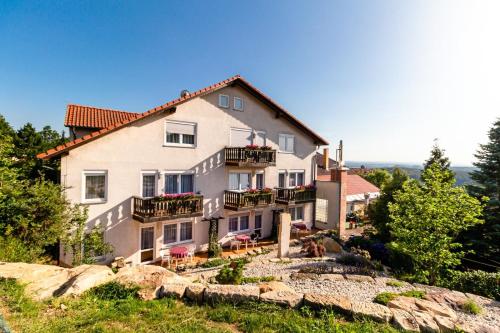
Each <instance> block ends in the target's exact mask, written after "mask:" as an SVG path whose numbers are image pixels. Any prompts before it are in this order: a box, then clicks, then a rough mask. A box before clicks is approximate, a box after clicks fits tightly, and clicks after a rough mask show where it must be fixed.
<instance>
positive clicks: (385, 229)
mask: <svg viewBox="0 0 500 333" xmlns="http://www.w3.org/2000/svg"><path fill="white" fill-rule="evenodd" d="M408 179H409V177H408V175H407V174H406V173H405V172H404V171H402V170H401V169H398V168H395V169H394V171H393V172H392V177H391V179H390V180H389V182H388V183H386V184H385V185H384V186H382V189H381V193H380V197H379V198H378V199H377V200H375V201H373V202H372V203H371V204H370V205H369V206H368V217H369V219H370V221H371V223H372V225H373V226H374V227H375V229H377V238H379V239H380V240H381V241H383V242H387V241H389V240H390V238H391V235H390V223H391V217H390V215H389V203H392V202H393V201H394V194H395V193H396V192H397V191H399V190H401V189H402V188H403V184H404V183H405V182H406V181H407V180H408Z"/></svg>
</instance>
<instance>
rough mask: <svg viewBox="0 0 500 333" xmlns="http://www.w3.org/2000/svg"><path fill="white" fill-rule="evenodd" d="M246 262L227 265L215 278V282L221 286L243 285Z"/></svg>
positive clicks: (239, 261)
mask: <svg viewBox="0 0 500 333" xmlns="http://www.w3.org/2000/svg"><path fill="white" fill-rule="evenodd" d="M245 263H246V262H245V261H244V260H234V261H231V263H230V264H229V265H225V266H224V267H222V268H221V269H220V271H219V273H218V274H217V275H216V276H215V280H216V281H217V282H218V283H220V284H241V282H242V279H243V266H244V265H245Z"/></svg>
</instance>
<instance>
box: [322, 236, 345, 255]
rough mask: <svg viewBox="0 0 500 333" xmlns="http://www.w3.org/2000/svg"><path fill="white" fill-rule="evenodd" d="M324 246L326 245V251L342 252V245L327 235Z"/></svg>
mask: <svg viewBox="0 0 500 333" xmlns="http://www.w3.org/2000/svg"><path fill="white" fill-rule="evenodd" d="M323 246H324V247H325V250H326V252H329V253H341V252H342V246H340V244H339V243H337V242H336V241H335V240H334V239H332V238H329V237H325V238H323Z"/></svg>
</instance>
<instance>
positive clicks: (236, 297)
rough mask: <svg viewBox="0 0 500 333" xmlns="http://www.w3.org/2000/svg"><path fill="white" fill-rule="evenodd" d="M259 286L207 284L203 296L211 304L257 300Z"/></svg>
mask: <svg viewBox="0 0 500 333" xmlns="http://www.w3.org/2000/svg"><path fill="white" fill-rule="evenodd" d="M259 295H260V291H259V287H257V286H249V285H243V286H234V285H221V284H216V285H209V286H207V288H205V291H204V294H203V298H204V299H205V301H206V302H209V303H211V304H215V303H219V302H229V303H235V304H236V303H245V302H249V301H258V300H259Z"/></svg>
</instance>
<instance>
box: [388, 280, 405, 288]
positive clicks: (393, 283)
mask: <svg viewBox="0 0 500 333" xmlns="http://www.w3.org/2000/svg"><path fill="white" fill-rule="evenodd" d="M385 285H386V286H389V287H398V288H399V287H402V286H404V283H403V282H401V281H398V280H389V281H387V282H386V283H385Z"/></svg>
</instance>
